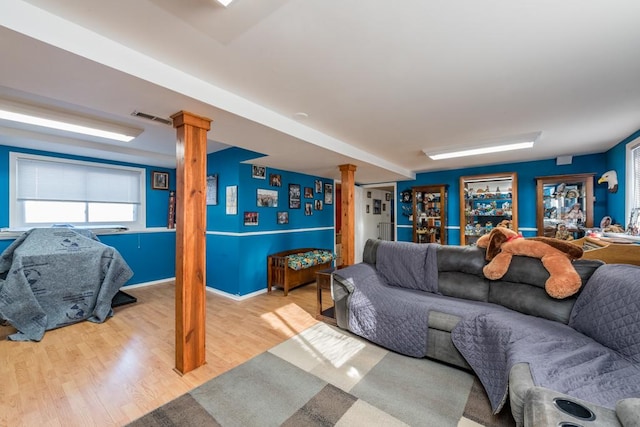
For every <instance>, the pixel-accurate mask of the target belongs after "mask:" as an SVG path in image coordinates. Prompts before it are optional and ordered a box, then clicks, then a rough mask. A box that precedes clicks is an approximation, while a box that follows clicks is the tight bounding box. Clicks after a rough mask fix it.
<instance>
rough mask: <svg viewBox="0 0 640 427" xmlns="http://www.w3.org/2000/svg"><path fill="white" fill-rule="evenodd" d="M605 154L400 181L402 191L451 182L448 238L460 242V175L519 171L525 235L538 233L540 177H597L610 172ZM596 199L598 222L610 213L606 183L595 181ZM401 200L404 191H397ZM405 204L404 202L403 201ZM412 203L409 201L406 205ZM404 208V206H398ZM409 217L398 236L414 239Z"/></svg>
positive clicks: (521, 222) (429, 174) (401, 218)
mask: <svg viewBox="0 0 640 427" xmlns="http://www.w3.org/2000/svg"><path fill="white" fill-rule="evenodd" d="M605 157H606V155H605V154H593V155H588V156H575V157H574V158H573V162H572V163H571V164H570V165H563V166H557V165H556V161H555V159H550V160H540V161H533V162H522V163H509V164H504V165H492V166H483V167H474V168H466V169H456V170H448V171H438V172H427V173H421V174H418V175H417V176H416V179H415V180H413V181H400V182H398V193H400V192H402V191H404V190H407V189H411V187H413V186H418V185H429V184H448V186H449V187H448V191H447V193H448V198H447V202H448V203H447V236H448V238H447V240H448V243H449V244H450V245H458V244H460V214H459V212H460V195H459V194H460V177H461V176H468V175H482V174H490V173H501V172H516V173H517V175H518V230H519V231H521V232H522V234H523V235H524V236H527V237H528V236H535V235H536V230H535V229H536V182H535V178H536V177H541V176H549V175H567V174H576V173H594V174H595V178H594V179H595V180H597V179H598V178H599V177H600V176H601V175H602V173H604V172H606V171H607V170H608V169H607V166H606V164H605ZM594 185H595V186H594V193H595V198H596V203H595V206H594V210H593V212H594V224H597V223H599V222H600V218H602V217H603V216H604V215H607V191H606V185H604V184H602V185H598V184H594ZM396 197H398V200H401V197H400V194H398V195H396ZM400 205H401V206H402V204H400ZM405 206H409V205H405ZM398 212H402V208H401V207H400V208H398ZM410 224H411V223H410V222H409V218H408V217H406V216H404V215H398V225H399V226H400V225H405V226H407V227H398V240H402V241H411V240H412V229H411V228H410V227H408V226H409V225H410Z"/></svg>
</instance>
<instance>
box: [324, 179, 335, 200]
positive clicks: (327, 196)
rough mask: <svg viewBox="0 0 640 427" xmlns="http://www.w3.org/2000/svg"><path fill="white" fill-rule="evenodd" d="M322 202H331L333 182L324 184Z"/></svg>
mask: <svg viewBox="0 0 640 427" xmlns="http://www.w3.org/2000/svg"><path fill="white" fill-rule="evenodd" d="M324 204H325V205H332V204H333V184H325V185H324Z"/></svg>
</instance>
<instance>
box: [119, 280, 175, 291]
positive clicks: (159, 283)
mask: <svg viewBox="0 0 640 427" xmlns="http://www.w3.org/2000/svg"><path fill="white" fill-rule="evenodd" d="M175 281H176V278H175V277H167V278H166V279H160V280H152V281H151V282H143V283H136V284H135V285H126V286H123V287H121V288H120V290H121V291H126V290H127V289H136V288H144V287H147V286H154V285H164V284H165V283H169V282H175Z"/></svg>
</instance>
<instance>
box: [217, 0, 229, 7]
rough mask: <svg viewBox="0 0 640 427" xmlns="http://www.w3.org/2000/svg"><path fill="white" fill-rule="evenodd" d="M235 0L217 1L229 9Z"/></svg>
mask: <svg viewBox="0 0 640 427" xmlns="http://www.w3.org/2000/svg"><path fill="white" fill-rule="evenodd" d="M232 1H233V0H217V2H218V3H220V4H221V5H223V6H224V7H227V6H229V5H230V4H231V2H232Z"/></svg>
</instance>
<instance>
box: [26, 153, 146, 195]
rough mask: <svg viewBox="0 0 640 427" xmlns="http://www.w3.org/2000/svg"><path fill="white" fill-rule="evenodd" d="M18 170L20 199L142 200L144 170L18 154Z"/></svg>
mask: <svg viewBox="0 0 640 427" xmlns="http://www.w3.org/2000/svg"><path fill="white" fill-rule="evenodd" d="M16 172H17V173H16V176H17V182H16V199H17V200H18V201H27V200H39V201H77V202H94V203H127V204H140V203H141V195H140V187H141V185H140V180H141V174H140V172H139V171H137V170H129V169H123V168H121V167H109V166H108V165H92V164H84V163H70V162H63V161H55V160H52V161H49V160H39V159H32V158H18V159H17V162H16Z"/></svg>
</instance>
